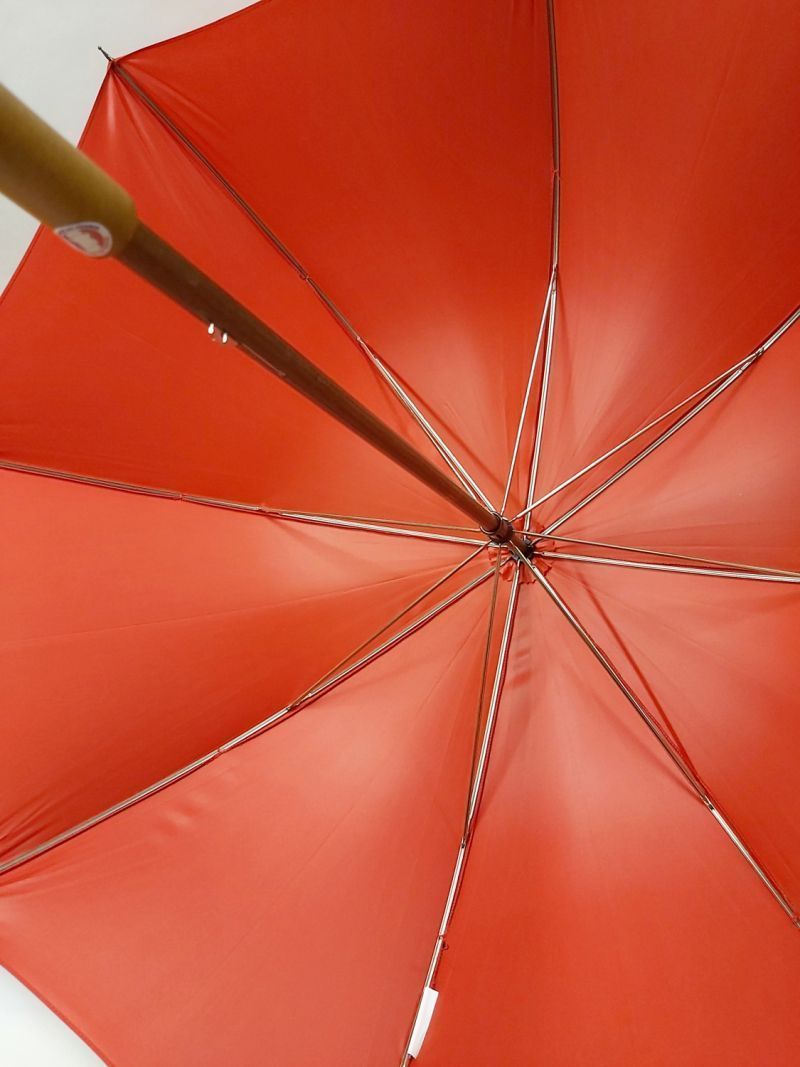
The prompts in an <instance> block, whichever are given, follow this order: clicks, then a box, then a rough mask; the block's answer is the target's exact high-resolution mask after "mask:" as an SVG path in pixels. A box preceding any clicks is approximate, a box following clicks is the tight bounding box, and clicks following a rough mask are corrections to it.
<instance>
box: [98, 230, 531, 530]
mask: <svg viewBox="0 0 800 1067" xmlns="http://www.w3.org/2000/svg"><path fill="white" fill-rule="evenodd" d="M118 258H119V260H120V262H121V263H124V264H125V266H127V267H130V269H131V270H133V271H135V272H136V273H137V274H139V275H141V277H143V278H145V279H146V280H147V281H149V282H150V283H151V284H152V285H154V286H155V287H156V288H158V289H160V290H161V292H163V293H165V294H166V295H167V296H169V297H170V298H171V299H172V300H174V301H175V302H176V303H178V304H180V305H181V307H183V308H185V309H186V310H187V311H190V312H191V313H192V314H193V315H195V316H196V317H197V318H199V319H200V320H201V321H203V322H204V323H207V324H212V323H213V325H214V326H215V328H216V329H218V330H220V331H222V332H223V333H225V334H227V335H228V337H229V338H230V340H231V341H232V342H234V343H235V344H236V345H237V346H238V347H239V348H241V349H242V350H243V351H244V352H245V353H246V354H247V355H248V356H250V357H251V359H254V360H255V361H256V362H257V363H259V364H260V365H261V366H262V367H265V368H266V369H267V370H269V371H272V373H273V374H276V375H278V377H280V378H283V380H284V381H285V382H286V383H287V384H288V385H291V386H292V387H293V388H294V389H296V390H297V391H298V392H299V393H302V394H303V396H305V397H307V398H308V399H309V400H311V401H312V402H313V403H314V404H316V405H317V406H318V407H320V408H323V409H324V410H325V411H327V412H328V414H329V415H332V416H333V417H334V418H335V419H337V420H338V421H339V422H341V423H343V424H344V425H345V426H347V427H348V428H349V429H350V430H352V431H353V432H354V433H357V434H358V435H359V436H360V437H361V438H363V439H364V440H365V441H368V442H369V443H370V444H371V445H373V446H374V447H375V448H377V449H378V450H379V451H381V452H383V453H384V455H386V456H388V457H389V458H390V459H392V460H394V462H395V463H397V464H399V465H400V466H401V467H403V468H404V469H405V470H407V471H408V472H409V473H410V474H412V475H413V476H414V477H415V478H417V479H419V480H420V481H422V482H424V483H425V484H426V485H427V486H429V487H430V488H431V489H433V491H434V492H436V493H438V494H439V496H442V497H444V498H445V499H446V500H449V501H450V503H451V504H454V505H455V506H456V507H457V508H459V510H461V511H462V512H464V513H465V514H466V515H469V517H470V518H471V519H473V520H474V521H475V522H477V523H478V525H479V526H480V527H481V528H482V529H483V530H484V531H485V532H486V533H487V534H488V535H489V536H490V537H492V538H494V539H500V540H502V541H507V540H510V539H511V538H512V537H513V533H512V531H511V530H510V529H506V527H510V524H509V523H505V521H504V520H503V519H502V518H501V516H499V515H498V514H496V513H495V512H492V511H490V510H489V509H488V508H486V507H484V505H483V504H482V503H481V502H480V501H479V500H476V499H475V498H474V497H473V496H471V495H470V494H469V493H468V492H467V491H466V490H465V489H464V488H462V486H460V485H459V484H458V483H457V482H455V481H453V480H452V479H451V478H449V477H448V476H447V475H446V474H445V473H444V472H443V471H442V470H440V469H439V468H438V467H437V466H435V464H433V463H432V462H431V461H430V460H429V459H427V458H426V457H425V456H423V455H422V454H421V453H420V452H418V451H417V450H416V449H415V448H414V447H413V446H412V445H410V444H409V443H408V442H407V441H406V440H404V438H402V437H401V436H400V435H399V434H398V433H396V432H395V431H394V430H393V429H392V428H391V427H390V426H387V425H386V423H384V422H383V421H382V420H381V419H379V418H378V417H377V416H376V415H374V414H373V413H372V412H371V411H370V410H369V409H368V408H366V407H365V406H364V405H363V404H362V403H361V402H360V401H359V400H357V399H356V398H355V397H353V396H351V395H350V393H348V392H347V391H346V390H345V389H343V388H342V387H341V386H340V385H338V384H337V383H336V382H334V381H333V380H332V379H331V378H329V377H328V376H327V374H325V373H324V372H323V371H321V370H320V369H319V368H318V367H317V366H315V365H314V364H313V363H312V362H311V361H310V360H308V359H306V357H305V356H304V355H302V353H300V352H298V351H297V349H295V348H294V347H293V346H292V345H290V344H289V342H288V341H286V340H284V339H283V338H282V337H281V336H280V335H279V334H277V333H275V331H274V330H272V329H270V327H269V326H267V325H266V323H264V322H262V321H261V319H259V318H257V317H256V316H255V315H254V314H253V313H252V312H250V311H248V310H247V308H246V307H244V306H243V305H242V304H240V303H238V301H236V300H235V299H234V298H233V297H232V296H231V295H230V294H229V293H227V292H226V291H225V290H224V289H222V288H221V287H220V286H218V285H217V284H216V282H214V281H212V280H211V278H209V277H208V276H207V275H205V274H203V273H202V271H200V270H198V269H197V268H196V267H195V266H194V265H193V264H192V263H190V262H189V261H188V260H187V259H185V258H184V257H183V256H182V255H181V254H180V253H179V252H177V251H176V250H175V249H174V248H172V247H171V246H170V245H169V244H167V243H166V242H165V241H163V240H162V239H161V238H160V237H159V236H158V234H156V233H154V232H153V231H152V230H151V229H149V228H148V227H147V226H145V225H144V224H143V223H141V222H140V223H139V224H138V225H137V226H136V229H135V230H134V232H133V235H132V236H131V238H130V240H129V241H128V242H127V244H126V245H125V247H124V248H123V249H122V250H121V252H120V253H119V255H118Z"/></svg>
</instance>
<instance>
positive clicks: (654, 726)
mask: <svg viewBox="0 0 800 1067" xmlns="http://www.w3.org/2000/svg"><path fill="white" fill-rule="evenodd" d="M513 551H514V552H515V554H516V555H517V556H518V559H519V562H520V565H521V566H525V567H527V568H528V569H529V570H530V572H531V574H532V575H533V576H534V578H535V579H536V581H537V582H538V583H539V585H541V587H542V588H543V589H544V591H545V593H546V594H547V596H548V597H549V599H550V600H551V601H552V602H553V603H554V604H555V606H556V607H557V608H558V610H559V611H560V612H561V614H562V615H563V616H564V618H565V619H566V620H567V622H569V624H570V626H571V627H572V629H573V630H574V631H575V632H576V633H577V635H578V636H579V637H580V639H581V641H583V643H584V644H585V645H586V647H587V648H588V649H589V651H590V652H591V653H592V654H593V655H594V657H595V659H596V660H597V661H598V662H599V663H600V665H601V666H602V668H603V670H604V671H605V672H606V674H607V675H608V676H609V678H610V679H611V680H612V682H613V683H614V685H615V686H616V687H617V689H619V691H620V692H621V693H622V695H623V696H624V697H625V699H626V700H627V701H628V703H629V704H630V705H631V707H632V708H633V709H634V711H635V712H636V714H637V715H638V716H639V718H640V719H641V720H642V722H643V723H644V724H645V726H646V727H647V729H648V730H649V731H650V733H651V734H652V735H653V737H654V738H655V740H656V741H657V742H658V744H659V745H660V746H661V748H662V750H663V751H664V752H665V753H666V755H667V756H668V757H669V759H670V760H671V762H672V763H673V764H674V766H675V767H676V768H677V770H678V771H679V772H680V773H681V775H682V776H683V778H684V779H685V781H686V782H687V784H688V785H689V786H690V788H691V789H692V791H693V792H694V793H695V794H696V796H697V797H698V798H699V799H700V800H701V801H702V802H703V804H704V805H705V807H706V808H707V809H708V810H709V812H710V813H711V814H712V815H713V816H714V818H715V819H716V821H717V822H718V823H719V825H720V826H721V827H722V829H723V830H724V831H725V834H726V835H727V837H728V838H729V839H730V840H731V841H732V842H733V844H734V845H735V846H736V848H737V849H738V851H739V852H740V854H741V855H742V856H743V857H744V858H745V859H746V860H747V862H748V863H749V865H750V866H751V867H752V869H753V870H754V871H755V873H756V874H757V875H758V877H759V879H760V880H761V882H762V883H763V884H764V886H765V887H766V888H767V889H768V890H769V892H770V893H771V894H772V896H773V897H774V899H775V900H776V901H777V903H778V904H779V905H780V906H781V908H782V909H783V911H784V912H785V913H786V915H788V917H789V918H790V919H791V921H792V923H793V924H794V925H795V926H797V927H800V919H799V918H798V916H797V913H796V912H795V909H794V908H793V907H792V904H791V903H790V901H789V900H788V899H787V898H786V896H785V895H784V893H783V892H782V891H781V889H780V887H779V886H778V885H777V884H776V882H775V881H774V880H773V878H772V877H771V876H770V875H769V873H768V872H767V871H766V870H765V868H764V866H763V865H762V864H761V863H760V862H759V860H758V858H757V857H756V856H755V855H754V853H753V852H752V850H751V849H750V848H749V847H748V845H747V844H746V842H745V841H744V840H743V839H742V837H741V835H740V834H738V833H737V832H736V830H735V829H734V827H733V826H732V825H731V823H730V821H729V820H728V819H727V817H726V816H725V814H724V812H723V811H722V809H721V808H720V805H719V804H718V803H717V801H716V800H715V799H714V797H713V795H712V794H711V793H710V791H709V790H708V788H707V786H706V785H705V784H704V783H703V782H702V780H701V779H700V778H699V777H698V776H697V774H696V773H695V771H694V770H693V769H692V768H691V767H690V766H689V765H688V764H687V762H686V760H684V758H683V757H682V756H681V755H680V754H679V753H678V752H677V751H676V750H675V748H674V746H673V745H672V743H671V742H670V741H669V739H668V738H667V736H666V734H665V733H664V731H663V730H662V729H661V727H660V726H659V725H658V723H657V722H656V720H655V719H654V718H653V716H652V715H651V713H650V712H649V711H648V710H647V708H646V707H645V706H644V704H643V703H642V702H641V701H640V700H639V698H638V697H637V696H636V694H635V693H634V692H633V690H632V689H631V688H630V686H629V685H628V683H627V682H626V681H625V679H624V678H623V677H622V675H621V674H620V673H619V671H618V670H617V669H616V667H615V666H614V665H613V663H612V662H611V660H610V659H609V658H608V656H607V655H606V653H605V652H604V651H603V650H602V648H600V646H599V645H598V644H597V642H596V641H595V640H594V638H593V637H592V636H591V635H590V634H589V632H588V631H587V630H586V628H585V627H584V626H583V624H582V623H581V622H580V620H579V619H578V618H577V616H576V615H575V613H574V612H573V611H572V610H571V609H570V607H569V606H568V605H567V604H566V602H565V601H564V599H563V597H561V595H560V594H559V593H558V592H557V591H556V589H555V588H554V587H553V585H552V584H551V582H550V581H548V579H547V578H546V577H545V576H544V574H543V573H542V572H541V570H540V569H539V568H538V567H537V566H536V564H535V563H533V562H532V561H531V560H529V559H527V558H526V557H525V556H523V555H522V554H521V553H517V552H516V550H515V549H514V550H513Z"/></svg>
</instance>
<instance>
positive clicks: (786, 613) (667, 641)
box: [551, 563, 800, 909]
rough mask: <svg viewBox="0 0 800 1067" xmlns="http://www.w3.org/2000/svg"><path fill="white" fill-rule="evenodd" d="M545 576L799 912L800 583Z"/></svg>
mask: <svg viewBox="0 0 800 1067" xmlns="http://www.w3.org/2000/svg"><path fill="white" fill-rule="evenodd" d="M551 577H552V578H553V580H554V584H557V586H558V589H559V592H561V593H562V595H563V596H564V598H565V600H567V601H568V603H569V605H570V607H573V608H574V610H575V612H576V614H577V615H578V617H579V618H580V619H581V621H582V622H583V623H584V625H585V626H586V628H587V629H588V630H589V631H590V633H591V634H592V636H593V637H594V638H595V639H596V640H597V641H598V642H599V643H600V644H601V646H602V647H603V649H604V650H605V651H606V653H607V654H608V655H609V656H610V657H611V659H612V660H613V662H614V663H615V664H616V665H617V667H618V669H619V670H620V671H621V673H622V674H623V676H624V677H625V678H626V680H627V681H628V682H629V684H630V685H631V686H632V688H633V689H634V690H635V691H636V692H637V694H638V695H639V697H640V698H641V699H642V701H643V702H644V703H645V705H646V706H647V707H648V708H650V709H651V710H652V711H653V712H654V714H655V716H656V718H658V719H659V720H660V721H661V722H662V724H664V725H666V726H667V727H668V728H669V727H671V729H672V730H673V731H674V732H675V734H677V736H678V738H679V739H680V741H681V742H682V743H683V746H684V748H685V749H686V751H687V752H688V753H689V755H690V757H691V759H692V761H693V763H694V766H695V767H696V769H697V771H698V772H699V774H700V776H701V777H702V779H703V781H704V782H705V783H706V785H707V787H708V788H709V789H710V790H711V793H712V794H713V795H714V796H715V797H716V799H717V800H718V802H719V804H720V806H721V808H722V810H723V811H725V812H726V814H727V815H728V817H729V818H730V819H731V821H732V823H733V824H734V826H735V827H736V828H737V830H738V831H739V833H740V834H741V836H742V837H743V838H744V840H745V841H747V843H748V844H749V846H750V848H751V849H752V850H753V852H754V853H755V854H756V856H757V857H758V858H759V860H760V861H761V862H762V863H763V864H764V866H765V867H766V869H767V870H768V871H769V872H770V873H771V874H772V875H773V877H774V878H775V879H776V880H777V882H778V884H779V885H780V886H781V888H782V889H783V890H784V892H785V893H786V895H787V896H788V897H789V898H790V900H791V901H792V903H793V905H794V907H795V908H796V909H800V795H798V789H797V752H798V750H800V722H798V715H797V688H796V682H797V665H798V663H800V601H799V599H798V587H797V586H796V585H772V584H769V585H768V584H765V583H762V582H751V581H739V580H734V579H722V578H707V577H698V576H696V575H680V574H677V575H676V574H663V573H651V572H648V571H633V570H623V569H621V568H616V567H614V568H611V567H602V566H598V565H591V566H590V565H588V564H586V565H583V564H577V563H575V564H568V563H558V564H557V565H556V567H554V568H553V570H552V572H551Z"/></svg>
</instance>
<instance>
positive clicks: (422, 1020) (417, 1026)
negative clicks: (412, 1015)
mask: <svg viewBox="0 0 800 1067" xmlns="http://www.w3.org/2000/svg"><path fill="white" fill-rule="evenodd" d="M438 997H439V993H438V991H437V990H436V989H431V987H430V986H429V985H426V986H425V988H424V989H423V990H422V998H421V1000H420V1002H419V1010H418V1011H417V1017H416V1019H415V1020H414V1029H413V1031H412V1032H411V1040H410V1041H409V1043H408V1054H409V1056H411V1058H412V1059H416V1058H417V1056H419V1050H420V1049H421V1048H422V1042H423V1041H424V1040H425V1035H426V1034H427V1033H428V1027H429V1026H430V1025H431V1019H432V1018H433V1009H434V1008H435V1007H436V1001H437V1000H438Z"/></svg>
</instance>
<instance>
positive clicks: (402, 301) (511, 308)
mask: <svg viewBox="0 0 800 1067" xmlns="http://www.w3.org/2000/svg"><path fill="white" fill-rule="evenodd" d="M123 65H124V67H125V69H127V70H129V71H130V72H131V73H132V74H133V75H134V77H135V78H136V79H137V80H138V81H140V83H141V84H142V86H143V87H144V88H145V90H146V91H147V92H148V93H149V94H150V95H151V96H152V97H153V98H154V99H155V100H156V101H157V102H158V104H159V105H160V106H161V107H162V108H164V109H165V110H166V112H167V113H168V114H169V115H170V117H171V118H172V119H173V120H174V121H175V122H177V124H178V126H179V127H180V128H181V129H182V130H183V131H184V132H185V133H186V134H187V135H188V136H189V137H190V138H191V140H192V141H193V142H194V143H195V144H196V145H197V146H198V147H199V148H200V149H201V150H202V151H203V152H204V153H205V154H206V155H207V157H208V158H209V159H210V160H211V161H212V162H213V163H214V164H215V165H216V166H217V167H218V168H219V169H220V170H221V172H222V173H223V174H224V175H225V177H226V178H227V179H228V180H229V181H230V182H232V184H233V185H234V186H235V187H236V189H237V190H238V191H239V193H240V194H241V195H242V196H244V198H245V199H246V200H247V201H248V203H249V204H251V205H252V206H253V207H254V208H255V210H256V211H257V212H258V213H259V215H260V216H261V218H262V219H264V221H265V222H266V223H267V224H268V225H269V226H270V227H271V228H272V229H273V230H274V231H275V232H276V233H277V235H278V236H279V237H280V239H281V240H282V241H283V242H284V243H285V244H286V245H288V247H289V248H290V249H291V250H292V252H293V253H294V254H295V255H296V256H297V257H298V258H299V259H300V261H301V262H302V263H303V265H304V266H305V268H306V269H307V270H309V271H310V273H311V275H312V277H314V278H315V279H316V280H317V281H318V282H319V283H320V284H321V286H322V288H323V289H324V290H325V291H326V292H327V293H328V294H329V295H330V296H331V297H332V298H333V300H334V301H335V302H336V303H337V305H338V306H339V307H340V308H341V309H342V311H343V312H344V313H345V314H346V315H347V316H348V318H349V319H350V321H351V322H352V323H353V325H354V326H355V327H356V329H358V330H359V331H360V332H361V334H362V335H363V336H364V337H365V339H366V340H367V341H368V342H369V343H370V344H372V345H373V346H375V348H376V349H377V350H378V351H379V352H380V353H381V355H382V356H384V357H385V358H386V359H387V360H388V361H389V363H390V364H391V365H392V366H393V367H395V368H396V369H397V371H398V372H399V373H400V374H401V375H402V376H403V378H404V379H406V380H407V381H408V383H409V384H410V386H411V387H413V389H414V390H415V391H416V392H417V393H418V394H419V395H420V396H421V397H422V399H423V400H424V403H425V404H426V405H428V406H429V408H430V409H431V410H432V411H433V413H434V414H435V415H436V417H437V421H438V422H439V424H440V425H443V426H444V427H445V428H446V431H447V436H448V438H449V439H450V440H451V441H453V442H454V443H455V444H456V445H457V451H458V452H459V454H460V455H461V456H462V458H464V460H465V462H467V466H468V467H469V469H470V471H471V472H473V473H474V474H475V475H476V476H477V477H478V479H479V481H481V482H483V483H485V486H486V488H487V490H488V491H489V492H490V495H493V496H495V497H500V496H501V494H502V489H501V488H500V487H501V485H502V483H503V481H504V476H505V473H506V469H507V467H508V461H509V457H510V454H511V447H512V444H513V440H514V434H515V432H516V428H517V419H518V417H519V411H520V405H521V400H522V395H523V391H524V385H525V382H526V380H527V375H528V370H529V367H530V358H531V353H532V348H533V343H534V340H535V337H536V330H537V327H538V323H539V317H540V314H541V308H542V303H543V300H544V291H545V286H546V284H547V277H548V272H549V242H550V178H551V170H552V163H551V151H550V143H551V131H550V89H549V59H548V50H547V34H546V23H545V9H544V4H538V3H537V4H516V3H510V2H507V0H506V2H503V3H493V4H486V3H484V2H483V0H462V2H460V3H458V4H436V3H433V4H432V3H429V2H427V0H410V2H408V0H407V2H405V3H403V4H399V5H398V4H376V3H374V2H373V0H349V2H348V3H346V4H342V3H340V2H339V0H313V2H304V3H269V4H255V5H254V6H252V7H250V8H248V9H246V10H245V11H243V12H241V13H239V14H237V15H236V16H234V17H233V18H229V19H226V20H223V21H222V22H219V23H217V24H215V25H213V26H211V27H209V28H207V29H204V30H199V31H197V32H194V33H191V34H188V35H186V36H183V37H180V38H177V39H175V40H172V41H168V42H166V43H165V44H162V45H159V46H156V47H154V48H148V49H145V50H144V51H142V52H139V53H136V54H135V55H134V56H132V57H129V58H127V59H125V60H124V63H123ZM242 70H246V71H247V77H242V76H241V71H242ZM518 495H519V494H517V496H518Z"/></svg>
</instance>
